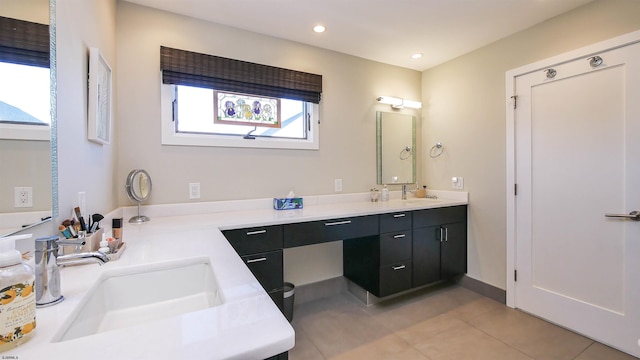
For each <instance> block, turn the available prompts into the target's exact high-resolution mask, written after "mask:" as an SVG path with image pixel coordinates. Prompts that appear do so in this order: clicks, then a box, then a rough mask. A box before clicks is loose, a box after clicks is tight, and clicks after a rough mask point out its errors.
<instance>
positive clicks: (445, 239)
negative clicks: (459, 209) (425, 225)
mask: <svg viewBox="0 0 640 360" xmlns="http://www.w3.org/2000/svg"><path fill="white" fill-rule="evenodd" d="M444 241H449V228H444Z"/></svg>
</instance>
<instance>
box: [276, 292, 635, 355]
mask: <svg viewBox="0 0 640 360" xmlns="http://www.w3.org/2000/svg"><path fill="white" fill-rule="evenodd" d="M293 327H294V329H295V331H296V346H295V347H294V348H293V349H292V350H291V351H290V352H289V359H290V360H322V359H331V360H334V359H340V360H345V359H367V360H368V359H376V360H378V359H381V360H382V359H402V360H405V359H406V360H414V359H415V360H441V359H452V360H464V359H491V360H499V359H508V360H519V359H553V360H559V359H576V360H596V359H603V360H604V359H606V360H618V359H619V360H623V359H629V360H631V359H636V358H635V357H632V356H630V355H627V354H624V353H621V352H619V351H616V350H614V349H611V348H609V347H607V346H605V345H602V344H600V343H597V342H594V341H592V340H590V339H588V338H585V337H583V336H580V335H577V334H575V333H573V332H571V331H568V330H565V329H563V328H560V327H558V326H555V325H553V324H550V323H548V322H545V321H543V320H540V319H538V318H535V317H533V316H530V315H527V314H525V313H523V312H521V311H517V310H514V309H510V308H508V307H506V306H504V305H502V304H500V303H498V302H496V301H493V300H491V299H489V298H486V297H484V296H482V295H479V294H477V293H475V292H473V291H471V290H468V289H466V288H463V287H461V286H460V285H456V284H453V285H452V284H447V285H444V286H443V285H439V286H437V287H433V288H429V289H425V290H420V291H418V292H415V293H413V294H409V295H404V296H403V297H401V298H396V299H391V300H388V301H385V302H384V303H381V304H377V305H373V306H369V307H367V306H365V305H364V304H363V303H362V302H360V301H359V300H358V299H356V298H355V297H354V296H353V295H351V294H349V293H346V292H345V293H342V294H338V295H334V296H331V297H329V298H325V299H320V300H315V301H312V302H308V303H303V304H299V305H298V304H296V307H295V309H294V318H293ZM636 360H637V359H636Z"/></svg>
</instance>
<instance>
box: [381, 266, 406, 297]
mask: <svg viewBox="0 0 640 360" xmlns="http://www.w3.org/2000/svg"><path fill="white" fill-rule="evenodd" d="M411 273H412V271H411V260H405V261H400V262H397V263H394V264H391V265H384V266H381V267H380V291H379V293H378V294H374V295H376V296H378V297H384V296H388V295H392V294H395V293H398V292H401V291H405V290H409V289H411Z"/></svg>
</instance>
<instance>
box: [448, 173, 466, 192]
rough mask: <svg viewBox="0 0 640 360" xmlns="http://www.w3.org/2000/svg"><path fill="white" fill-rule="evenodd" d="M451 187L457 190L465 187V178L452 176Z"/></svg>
mask: <svg viewBox="0 0 640 360" xmlns="http://www.w3.org/2000/svg"><path fill="white" fill-rule="evenodd" d="M451 188H452V189H456V190H462V189H464V178H462V177H461V176H454V177H452V178H451Z"/></svg>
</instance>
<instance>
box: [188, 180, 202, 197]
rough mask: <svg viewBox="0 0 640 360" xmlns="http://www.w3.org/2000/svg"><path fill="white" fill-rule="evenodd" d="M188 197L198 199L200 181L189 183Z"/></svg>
mask: <svg viewBox="0 0 640 360" xmlns="http://www.w3.org/2000/svg"><path fill="white" fill-rule="evenodd" d="M189 199H200V183H189Z"/></svg>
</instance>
